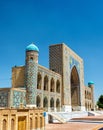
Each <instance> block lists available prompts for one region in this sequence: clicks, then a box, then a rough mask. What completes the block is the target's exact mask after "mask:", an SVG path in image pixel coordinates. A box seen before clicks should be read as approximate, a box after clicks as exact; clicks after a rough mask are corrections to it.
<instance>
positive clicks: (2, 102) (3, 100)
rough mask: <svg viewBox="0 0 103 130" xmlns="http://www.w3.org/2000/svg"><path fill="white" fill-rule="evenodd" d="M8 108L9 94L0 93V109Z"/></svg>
mask: <svg viewBox="0 0 103 130" xmlns="http://www.w3.org/2000/svg"><path fill="white" fill-rule="evenodd" d="M7 106H8V92H7V91H6V92H0V107H7Z"/></svg>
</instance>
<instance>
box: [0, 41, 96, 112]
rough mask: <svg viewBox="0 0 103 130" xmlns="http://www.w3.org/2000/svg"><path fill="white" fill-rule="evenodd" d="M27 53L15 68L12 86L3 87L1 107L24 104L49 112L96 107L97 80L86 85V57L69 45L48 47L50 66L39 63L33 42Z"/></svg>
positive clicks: (0, 91) (36, 48)
mask: <svg viewBox="0 0 103 130" xmlns="http://www.w3.org/2000/svg"><path fill="white" fill-rule="evenodd" d="M25 52H26V58H25V65H24V66H14V67H13V68H12V87H11V88H3V89H0V106H1V107H15V108H18V107H19V105H20V104H21V103H22V104H23V105H24V106H27V107H43V108H45V110H46V111H65V112H71V111H85V110H93V109H94V99H93V96H94V95H93V93H94V92H93V91H94V89H93V88H94V83H91V82H89V86H88V87H85V86H84V68H83V67H84V66H83V59H82V58H81V57H79V56H78V55H77V54H76V53H75V52H74V51H72V50H71V49H70V48H69V47H68V46H67V45H65V44H64V43H62V44H55V45H50V46H49V69H47V68H45V67H43V66H41V65H39V64H38V60H39V59H38V55H39V49H38V47H37V46H35V45H34V44H30V45H29V46H27V47H26V51H25ZM87 92H89V93H90V98H87ZM87 104H89V105H87Z"/></svg>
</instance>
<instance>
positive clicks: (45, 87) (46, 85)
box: [44, 75, 48, 91]
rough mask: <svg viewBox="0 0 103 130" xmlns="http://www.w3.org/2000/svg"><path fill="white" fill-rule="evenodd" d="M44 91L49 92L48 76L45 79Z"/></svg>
mask: <svg viewBox="0 0 103 130" xmlns="http://www.w3.org/2000/svg"><path fill="white" fill-rule="evenodd" d="M44 90H46V91H47V90H48V77H47V75H46V76H45V77H44Z"/></svg>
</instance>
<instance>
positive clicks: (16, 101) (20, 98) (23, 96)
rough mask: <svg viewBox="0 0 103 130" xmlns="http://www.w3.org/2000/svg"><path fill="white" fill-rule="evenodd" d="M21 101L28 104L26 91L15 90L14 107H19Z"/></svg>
mask: <svg viewBox="0 0 103 130" xmlns="http://www.w3.org/2000/svg"><path fill="white" fill-rule="evenodd" d="M21 103H22V104H24V106H26V93H25V92H21V91H16V90H13V107H19V106H20V104H21Z"/></svg>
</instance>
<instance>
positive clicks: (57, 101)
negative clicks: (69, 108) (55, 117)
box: [56, 99, 60, 111]
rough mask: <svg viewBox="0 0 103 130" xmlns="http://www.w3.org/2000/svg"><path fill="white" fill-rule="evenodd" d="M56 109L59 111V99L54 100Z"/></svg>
mask: <svg viewBox="0 0 103 130" xmlns="http://www.w3.org/2000/svg"><path fill="white" fill-rule="evenodd" d="M56 109H57V111H60V100H59V99H57V100H56Z"/></svg>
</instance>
